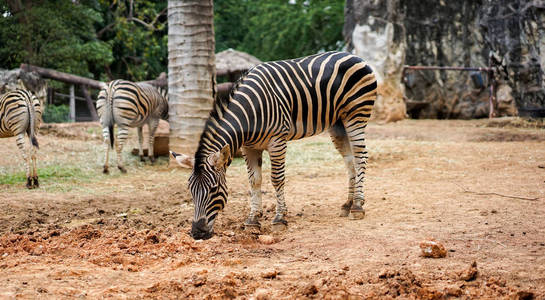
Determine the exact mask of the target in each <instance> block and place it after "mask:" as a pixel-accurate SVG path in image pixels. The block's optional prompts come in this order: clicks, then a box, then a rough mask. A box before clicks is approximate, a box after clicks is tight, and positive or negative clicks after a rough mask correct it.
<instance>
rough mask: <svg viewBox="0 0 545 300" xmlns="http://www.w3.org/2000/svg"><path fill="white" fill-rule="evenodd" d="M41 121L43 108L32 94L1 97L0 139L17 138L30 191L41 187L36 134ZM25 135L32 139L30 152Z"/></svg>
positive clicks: (22, 92)
mask: <svg viewBox="0 0 545 300" xmlns="http://www.w3.org/2000/svg"><path fill="white" fill-rule="evenodd" d="M41 120H42V106H41V104H40V101H39V100H38V98H36V96H34V95H33V94H32V93H31V92H29V91H26V90H21V89H18V90H15V91H12V92H8V93H6V94H4V95H2V96H1V97H0V138H3V137H12V136H16V137H17V139H16V142H17V147H19V149H21V153H22V154H23V160H24V163H25V167H26V177H27V182H26V187H27V188H29V189H33V188H37V187H39V186H40V183H39V182H38V173H37V170H36V150H37V149H38V140H37V139H36V134H37V133H38V128H39V127H40V123H41ZM25 133H26V134H27V135H28V138H29V139H30V145H29V146H30V147H29V149H28V150H27V149H25V148H26V146H25ZM31 160H32V162H31Z"/></svg>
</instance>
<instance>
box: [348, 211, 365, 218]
mask: <svg viewBox="0 0 545 300" xmlns="http://www.w3.org/2000/svg"><path fill="white" fill-rule="evenodd" d="M363 217H365V210H363V209H362V210H350V214H349V215H348V218H349V219H350V220H361V219H363Z"/></svg>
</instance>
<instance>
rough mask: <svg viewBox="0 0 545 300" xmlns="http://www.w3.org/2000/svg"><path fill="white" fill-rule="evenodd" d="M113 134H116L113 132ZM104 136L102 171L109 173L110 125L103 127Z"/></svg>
mask: <svg viewBox="0 0 545 300" xmlns="http://www.w3.org/2000/svg"><path fill="white" fill-rule="evenodd" d="M111 134H114V133H113V132H112V133H111ZM102 137H103V138H104V167H103V170H102V173H104V174H109V173H110V171H109V170H108V164H109V161H110V130H109V129H108V126H106V127H103V128H102Z"/></svg>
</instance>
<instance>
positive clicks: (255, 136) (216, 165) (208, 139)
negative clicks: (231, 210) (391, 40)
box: [175, 52, 377, 239]
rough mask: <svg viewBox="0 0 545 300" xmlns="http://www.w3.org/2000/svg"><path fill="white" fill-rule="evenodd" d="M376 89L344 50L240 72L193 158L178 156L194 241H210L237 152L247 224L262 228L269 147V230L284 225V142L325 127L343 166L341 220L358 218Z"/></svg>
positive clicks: (371, 78)
mask: <svg viewBox="0 0 545 300" xmlns="http://www.w3.org/2000/svg"><path fill="white" fill-rule="evenodd" d="M376 88H377V83H376V79H375V75H374V74H373V71H372V69H371V68H370V66H369V65H368V64H367V63H365V62H364V61H363V60H362V59H361V58H359V57H357V56H354V55H352V54H349V53H344V52H327V53H322V54H317V55H312V56H308V57H303V58H298V59H292V60H285V61H275V62H268V63H263V64H260V65H258V66H256V67H254V68H252V69H251V70H250V71H248V72H247V73H246V74H245V75H243V77H242V78H241V79H240V80H239V81H238V82H237V83H236V84H235V86H234V88H233V90H232V91H231V94H230V96H229V99H227V100H226V101H216V103H215V105H214V108H213V110H212V112H211V114H210V117H209V119H208V121H207V122H206V124H205V128H204V131H203V133H202V136H201V139H200V142H199V146H198V148H197V152H196V153H195V157H194V158H191V157H189V156H187V155H181V156H180V155H175V156H178V157H176V160H177V161H178V162H179V163H180V164H182V165H184V164H185V165H188V164H189V165H193V171H192V174H191V176H190V178H189V189H190V191H191V195H192V197H193V202H194V204H195V214H194V220H193V224H192V229H191V235H192V236H193V238H195V239H206V238H210V237H211V236H212V232H213V225H214V221H215V218H216V216H217V215H218V213H219V211H220V210H221V209H223V207H224V206H225V203H226V201H227V186H226V182H225V171H226V168H227V166H229V164H230V162H231V160H232V157H233V155H234V153H236V151H237V150H238V149H239V148H240V147H242V153H243V155H244V157H245V160H246V166H247V170H248V177H249V182H250V186H251V205H250V214H249V216H248V219H247V220H246V221H245V226H255V227H259V226H260V224H259V218H260V216H261V215H262V206H261V164H262V153H263V151H264V150H267V151H268V152H269V155H270V159H271V179H272V180H271V181H272V184H273V186H274V188H275V191H276V200H277V205H276V216H275V218H274V219H273V221H272V224H273V229H281V228H284V227H285V226H286V225H287V221H286V220H285V216H286V213H287V208H286V203H285V200H284V165H285V161H286V149H287V147H286V143H287V141H291V140H297V139H301V138H304V137H308V136H313V135H316V134H319V133H321V132H323V131H325V130H329V133H330V135H331V138H332V140H333V143H334V144H335V147H336V148H337V150H338V151H339V152H340V153H341V155H342V156H343V158H344V162H345V165H346V167H347V169H348V175H349V176H348V177H349V188H348V201H346V203H344V204H343V205H342V209H341V216H345V217H346V216H350V218H351V219H361V218H363V217H364V214H365V212H364V209H363V206H362V205H363V204H364V192H363V188H364V186H363V182H364V175H365V168H366V160H367V150H366V146H365V139H364V130H365V127H366V126H367V121H368V120H369V118H370V116H371V111H372V109H373V104H374V102H375V99H376V96H377V91H376Z"/></svg>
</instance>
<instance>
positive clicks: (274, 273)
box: [261, 269, 278, 279]
mask: <svg viewBox="0 0 545 300" xmlns="http://www.w3.org/2000/svg"><path fill="white" fill-rule="evenodd" d="M277 275H278V272H277V271H276V270H274V269H273V270H267V271H265V272H263V273H262V274H261V277H262V278H266V279H274V278H276V276H277Z"/></svg>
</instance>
